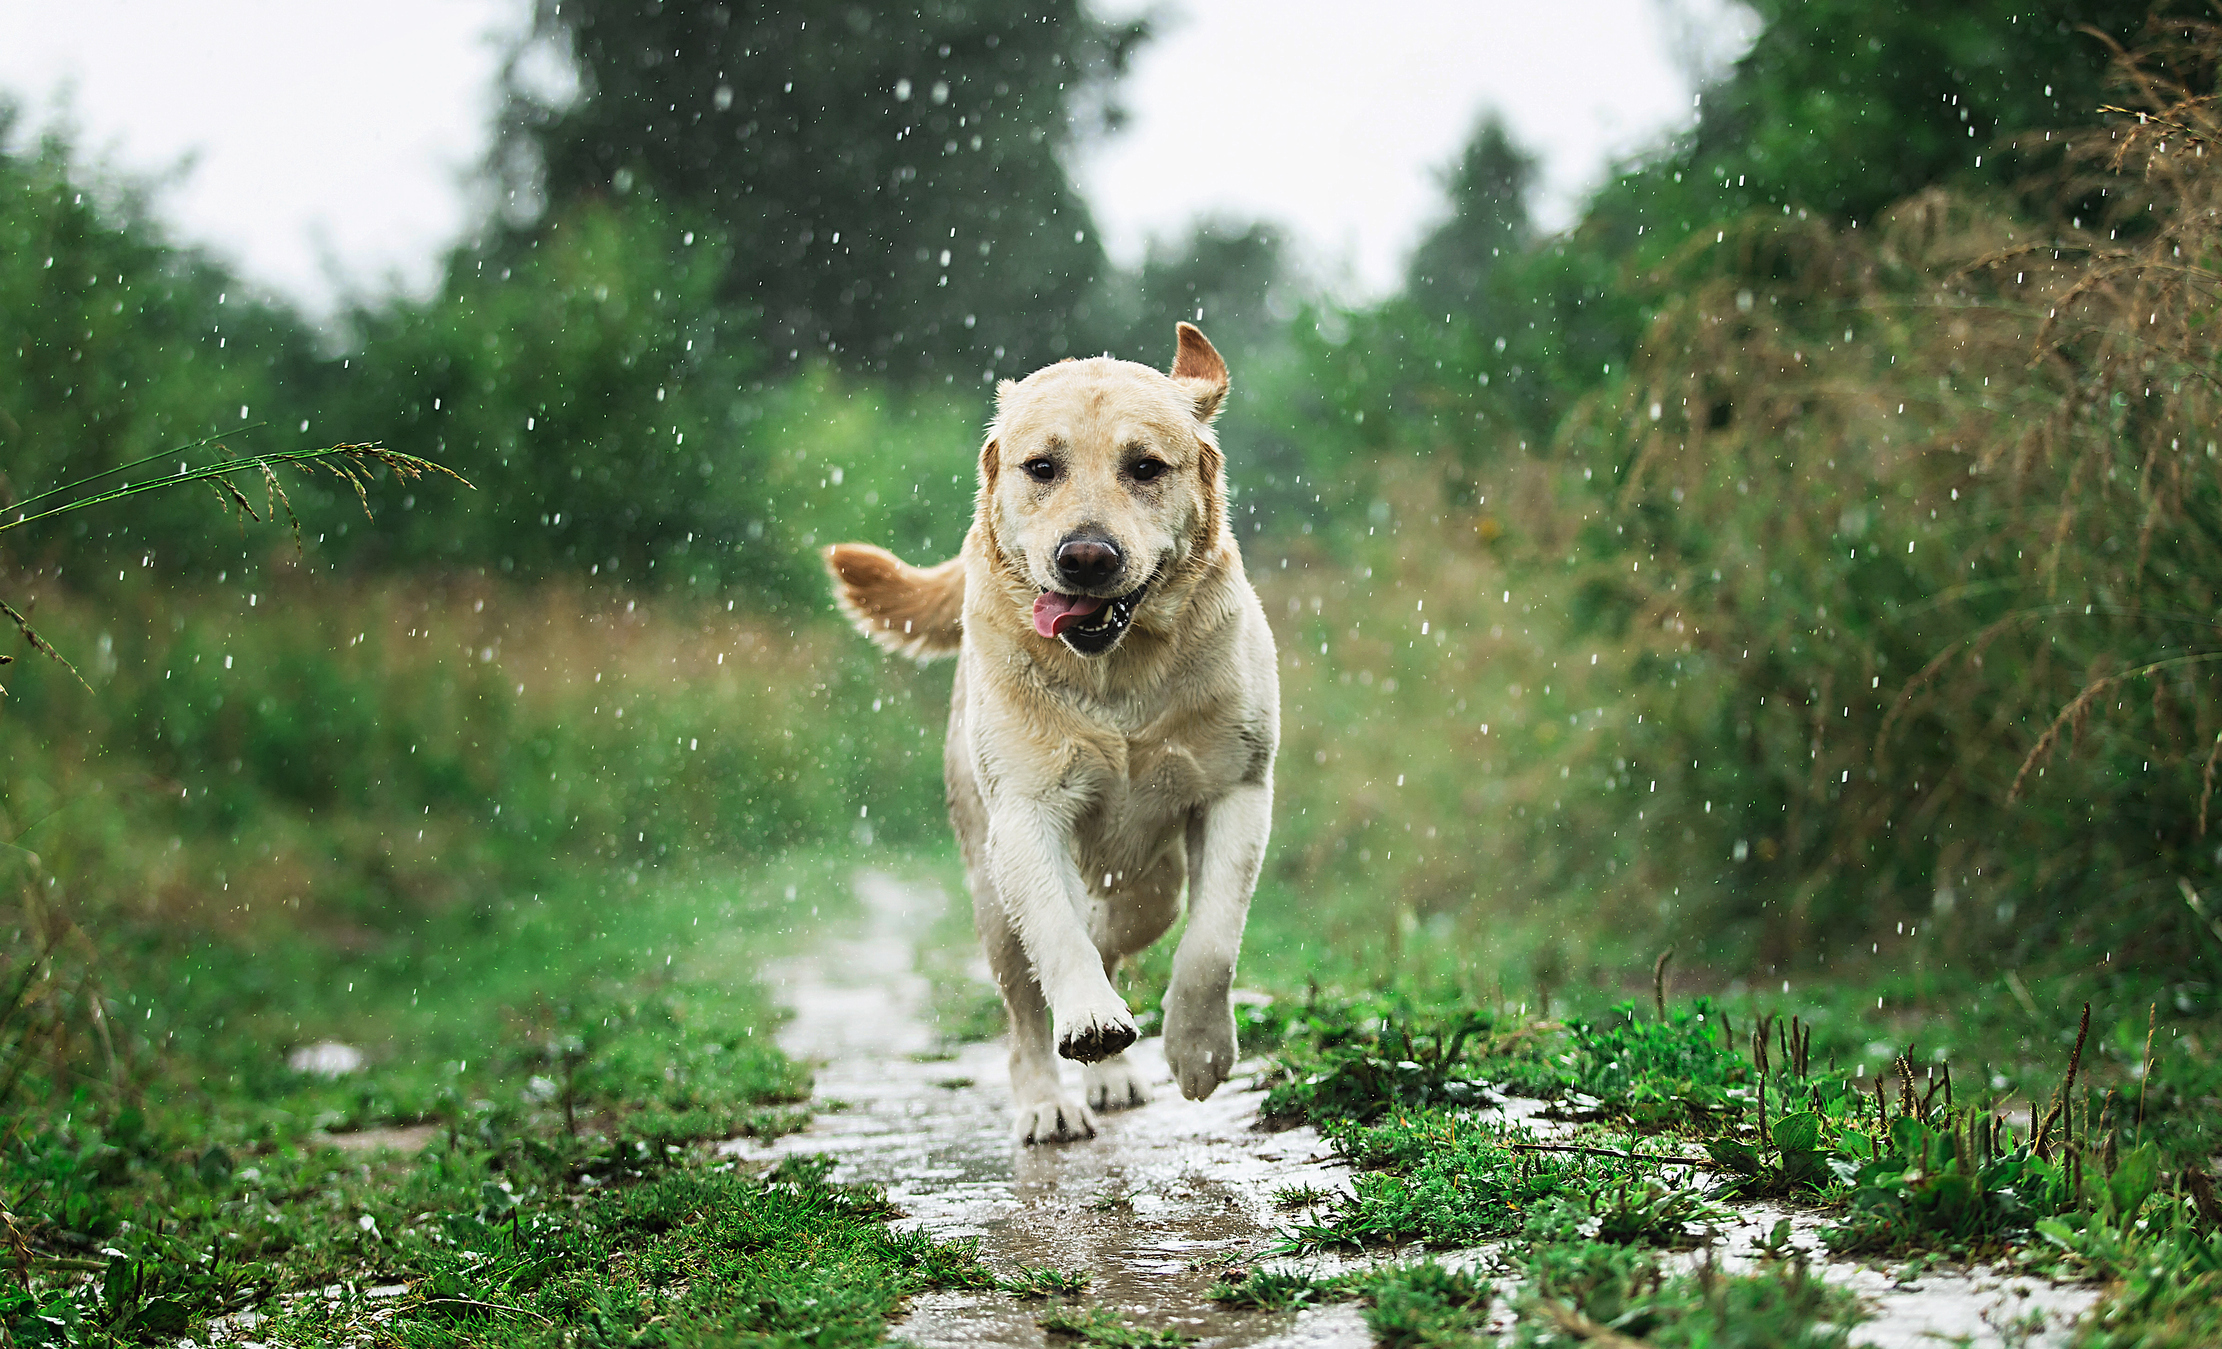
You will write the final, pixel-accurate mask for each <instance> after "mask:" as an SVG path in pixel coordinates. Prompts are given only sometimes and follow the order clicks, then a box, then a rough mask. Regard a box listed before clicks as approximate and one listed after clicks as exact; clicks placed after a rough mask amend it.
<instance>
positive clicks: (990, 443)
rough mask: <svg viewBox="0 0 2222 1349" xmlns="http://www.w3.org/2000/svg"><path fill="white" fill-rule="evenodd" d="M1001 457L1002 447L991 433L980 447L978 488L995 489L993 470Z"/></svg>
mask: <svg viewBox="0 0 2222 1349" xmlns="http://www.w3.org/2000/svg"><path fill="white" fill-rule="evenodd" d="M1009 382H1010V381H1009V380H1005V381H1004V383H1006V384H1008V383H1009ZM1002 457H1003V447H1002V446H1001V445H999V444H997V443H996V438H995V437H994V436H993V435H990V436H989V437H988V439H987V443H986V444H985V445H982V446H981V447H980V488H981V490H982V491H986V492H993V491H994V490H995V470H996V466H997V461H998V460H1000V459H1001V458H1002Z"/></svg>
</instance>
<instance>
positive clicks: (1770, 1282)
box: [1515, 1244, 1861, 1349]
mask: <svg viewBox="0 0 2222 1349" xmlns="http://www.w3.org/2000/svg"><path fill="white" fill-rule="evenodd" d="M1527 1276H1528V1282H1527V1285H1526V1287H1525V1288H1524V1289H1523V1291H1522V1293H1521V1296H1520V1298H1519V1299H1518V1300H1517V1302H1516V1304H1515V1305H1516V1307H1517V1309H1518V1310H1519V1312H1520V1325H1519V1331H1518V1335H1517V1338H1516V1340H1515V1342H1516V1343H1517V1344H1519V1345H1521V1346H1535V1347H1536V1349H1544V1347H1546V1346H1551V1347H1555V1346H1560V1345H1574V1344H1583V1343H1589V1344H1595V1343H1599V1342H1603V1343H1606V1344H1627V1343H1633V1342H1641V1343H1643V1344H1647V1345H1653V1346H1659V1347H1660V1349H1666V1346H1677V1347H1678V1349H1679V1347H1684V1346H1686V1347H1687V1349H1836V1346H1841V1345H1843V1344H1845V1343H1847V1342H1848V1339H1849V1336H1850V1333H1851V1328H1852V1327H1853V1326H1854V1325H1855V1324H1856V1323H1857V1322H1858V1321H1859V1320H1860V1319H1861V1313H1860V1311H1859V1302H1858V1299H1857V1298H1856V1297H1855V1296H1854V1295H1853V1294H1851V1293H1850V1292H1849V1291H1847V1290H1844V1289H1840V1288H1836V1287H1833V1286H1831V1285H1829V1284H1827V1283H1825V1282H1823V1281H1822V1280H1821V1279H1819V1278H1818V1277H1816V1276H1815V1275H1814V1274H1813V1273H1812V1272H1811V1271H1810V1270H1809V1269H1808V1268H1807V1267H1806V1266H1805V1264H1804V1262H1802V1261H1791V1262H1788V1263H1785V1264H1783V1265H1780V1266H1777V1267H1775V1268H1773V1269H1768V1270H1764V1271H1762V1272H1760V1273H1757V1274H1748V1275H1725V1274H1721V1273H1719V1272H1718V1271H1716V1270H1715V1269H1713V1267H1712V1266H1711V1265H1710V1264H1703V1265H1700V1266H1699V1267H1698V1269H1697V1270H1696V1272H1695V1273H1692V1274H1685V1275H1670V1274H1668V1273H1666V1272H1665V1270H1664V1269H1663V1268H1662V1267H1661V1266H1660V1264H1659V1261H1658V1258H1657V1257H1656V1256H1653V1255H1650V1254H1648V1253H1646V1252H1643V1251H1638V1250H1632V1249H1629V1248H1627V1247H1620V1246H1599V1245H1583V1244H1571V1245H1547V1246H1539V1247H1537V1248H1535V1249H1534V1250H1533V1251H1532V1252H1531V1253H1530V1255H1529V1257H1528V1261H1527Z"/></svg>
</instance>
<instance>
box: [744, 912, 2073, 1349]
mask: <svg viewBox="0 0 2222 1349" xmlns="http://www.w3.org/2000/svg"><path fill="white" fill-rule="evenodd" d="M856 886H857V892H858V896H859V898H860V899H861V900H862V901H863V904H862V907H863V911H864V918H863V920H862V922H861V923H860V924H859V925H858V927H857V930H855V931H849V932H840V933H829V934H828V935H827V936H826V937H825V938H824V939H822V941H821V942H820V943H819V945H818V946H817V947H816V949H814V950H813V951H812V952H811V953H810V954H808V955H805V956H802V957H800V958H796V959H792V960H785V961H781V962H778V963H776V964H774V965H773V966H771V967H770V968H769V969H767V970H766V971H765V977H766V980H767V982H768V983H769V984H770V985H771V986H772V990H773V993H774V996H775V997H776V998H777V999H778V1000H779V1001H781V1002H782V1003H783V1004H784V1005H786V1006H787V1007H789V1008H792V1009H793V1011H794V1013H795V1015H794V1019H793V1020H792V1021H791V1022H789V1023H788V1024H787V1026H786V1027H785V1028H783V1030H782V1031H781V1035H780V1043H781V1045H782V1047H783V1048H785V1049H786V1050H787V1051H788V1052H789V1053H791V1054H794V1055H796V1056H797V1057H799V1058H802V1059H805V1060H809V1061H811V1062H813V1063H816V1064H818V1065H820V1066H819V1068H818V1074H817V1094H818V1100H819V1101H820V1103H821V1113H819V1115H818V1116H817V1118H816V1119H815V1120H814V1121H813V1123H812V1124H811V1126H810V1128H809V1129H808V1130H806V1131H804V1132H802V1133H800V1134H795V1135H791V1136H789V1137H787V1138H783V1139H780V1140H778V1141H777V1142H776V1143H774V1144H771V1145H764V1144H755V1143H750V1142H748V1141H747V1140H735V1141H734V1142H733V1143H731V1144H728V1145H727V1148H728V1150H730V1151H733V1152H736V1153H740V1154H742V1155H747V1156H756V1157H766V1156H777V1155H780V1154H784V1153H797V1152H799V1153H822V1154H827V1155H830V1156H833V1157H835V1158H837V1159H838V1161H839V1168H838V1169H837V1170H836V1172H835V1178H836V1179H839V1180H845V1181H870V1182H876V1183H878V1184H881V1185H884V1186H886V1187H887V1190H888V1193H889V1195H890V1196H891V1197H892V1198H893V1199H894V1200H895V1201H896V1202H897V1203H898V1204H900V1205H901V1206H902V1208H903V1210H904V1212H905V1214H906V1216H905V1218H903V1219H902V1220H901V1222H900V1224H899V1225H904V1226H922V1227H924V1228H926V1229H927V1230H928V1231H930V1232H932V1233H933V1234H934V1235H936V1236H939V1237H944V1238H947V1237H963V1236H976V1237H979V1238H980V1242H981V1250H982V1254H983V1255H984V1256H985V1258H986V1259H987V1261H988V1263H989V1264H991V1265H992V1266H994V1267H995V1268H996V1269H997V1270H998V1271H999V1272H1001V1273H1004V1274H1010V1273H1013V1272H1015V1271H1016V1270H1017V1269H1018V1268H1019V1267H1020V1266H1026V1265H1047V1266H1053V1267H1056V1268H1058V1269H1083V1270H1086V1271H1088V1272H1089V1273H1091V1274H1092V1275H1093V1276H1094V1282H1093V1283H1092V1284H1091V1285H1090V1287H1089V1289H1088V1291H1087V1295H1086V1298H1085V1301H1087V1302H1088V1303H1090V1304H1094V1305H1101V1306H1107V1307H1111V1308H1115V1309H1117V1310H1119V1311H1121V1312H1124V1313H1127V1314H1129V1315H1131V1316H1132V1317H1134V1319H1135V1320H1137V1321H1139V1322H1141V1323H1142V1324H1145V1325H1149V1326H1153V1327H1163V1328H1169V1329H1175V1330H1180V1331H1183V1332H1185V1333H1187V1334H1190V1335H1195V1336H1198V1337H1200V1338H1201V1339H1202V1340H1203V1342H1204V1343H1205V1344H1206V1345H1207V1346H1211V1347H1212V1349H1218V1347H1220V1346H1226V1347H1227V1349H1233V1347H1234V1346H1275V1347H1276V1349H1281V1347H1287V1349H1294V1347H1295V1346H1306V1347H1307V1349H1314V1347H1316V1349H1365V1346H1369V1345H1370V1344H1371V1343H1372V1337H1371V1336H1370V1335H1369V1334H1368V1333H1367V1331H1366V1328H1365V1325H1364V1323H1363V1321H1362V1320H1361V1318H1360V1315H1359V1312H1358V1310H1357V1309H1356V1308H1355V1307H1350V1306H1338V1307H1329V1308H1324V1309H1316V1310H1307V1311H1302V1312H1296V1313H1285V1312H1284V1313H1266V1312H1233V1311H1228V1310H1226V1309H1224V1308H1221V1307H1219V1306H1217V1305H1216V1304H1214V1303H1212V1302H1210V1301H1209V1300H1207V1299H1206V1298H1205V1296H1204V1293H1205V1290H1206V1289H1208V1288H1209V1287H1210V1285H1211V1283H1212V1280H1213V1278H1214V1276H1215V1272H1216V1271H1215V1269H1214V1268H1213V1266H1214V1265H1215V1264H1216V1263H1217V1262H1220V1261H1224V1260H1226V1259H1228V1258H1230V1257H1232V1258H1239V1259H1242V1260H1244V1261H1254V1260H1255V1258H1256V1257H1257V1256H1258V1255H1259V1254H1260V1253H1261V1252H1263V1251H1264V1250H1266V1249H1267V1248H1269V1247H1271V1246H1272V1245H1274V1244H1275V1243H1276V1238H1275V1235H1274V1233H1275V1230H1276V1229H1277V1228H1279V1227H1281V1226H1282V1225H1283V1224H1284V1223H1285V1222H1286V1221H1287V1219H1288V1216H1289V1215H1287V1214H1286V1213H1283V1212H1281V1211H1279V1210H1277V1209H1276V1208H1275V1207H1274V1204H1273V1201H1272V1195H1273V1193H1274V1192H1275V1191H1276V1190H1279V1189H1282V1188H1284V1187H1287V1186H1293V1185H1309V1186H1312V1187H1315V1188H1318V1189H1332V1188H1337V1187H1347V1185H1348V1183H1349V1178H1350V1173H1349V1170H1348V1169H1347V1168H1345V1167H1343V1166H1340V1165H1338V1164H1336V1163H1335V1162H1334V1161H1333V1160H1332V1157H1331V1154H1330V1151H1329V1149H1328V1147H1327V1146H1326V1144H1325V1142H1324V1141H1323V1140H1322V1139H1321V1138H1320V1136H1319V1135H1318V1134H1317V1133H1316V1132H1315V1131H1313V1130H1311V1129H1308V1128H1305V1129H1293V1130H1289V1131H1287V1132H1283V1133H1261V1132H1258V1131H1256V1129H1255V1128H1254V1125H1255V1123H1256V1120H1257V1110H1258V1104H1259V1102H1260V1100H1262V1099H1263V1093H1261V1092H1257V1091H1249V1090H1241V1089H1239V1087H1240V1084H1241V1083H1242V1082H1243V1081H1244V1080H1245V1079H1244V1077H1243V1076H1242V1075H1240V1074H1238V1075H1237V1077H1236V1079H1235V1080H1234V1081H1233V1082H1231V1083H1229V1085H1227V1086H1225V1087H1222V1088H1221V1089H1220V1090H1219V1092H1218V1093H1217V1094H1215V1095H1214V1096H1213V1097H1212V1098H1211V1099H1210V1100H1209V1101H1205V1102H1202V1103H1196V1102H1190V1101H1184V1100H1182V1099H1180V1095H1179V1093H1178V1092H1177V1091H1176V1090H1175V1089H1174V1088H1173V1086H1172V1084H1171V1079H1170V1075H1169V1074H1168V1073H1167V1071H1166V1069H1165V1063H1164V1057H1163V1053H1162V1050H1161V1048H1160V1042H1158V1041H1156V1040H1145V1041H1143V1042H1142V1043H1141V1044H1140V1045H1138V1046H1136V1048H1135V1049H1134V1050H1133V1051H1131V1053H1132V1055H1133V1056H1134V1057H1136V1058H1137V1059H1138V1060H1139V1061H1140V1062H1141V1063H1142V1064H1144V1065H1145V1066H1146V1069H1147V1071H1148V1073H1149V1076H1150V1079H1151V1083H1152V1090H1153V1092H1154V1099H1153V1100H1152V1102H1151V1104H1149V1105H1146V1106H1143V1107H1140V1108H1138V1109H1134V1110H1128V1111H1122V1112H1120V1113H1117V1114H1113V1115H1109V1116H1106V1117H1104V1118H1103V1119H1102V1120H1101V1121H1100V1122H1099V1127H1100V1129H1101V1133H1100V1134H1099V1135H1098V1137H1097V1138H1096V1139H1095V1140H1093V1141H1092V1142H1088V1143H1080V1144H1070V1145H1066V1146H1061V1147H1034V1148H1028V1147H1021V1146H1019V1145H1018V1144H1016V1143H1015V1142H1014V1141H1013V1140H1012V1136H1011V1132H1010V1120H1009V1092H1008V1089H1007V1087H1006V1084H1005V1078H1004V1071H1005V1070H1004V1053H1003V1050H1002V1047H1001V1046H1000V1045H999V1044H989V1045H970V1046H966V1047H965V1048H964V1049H963V1050H962V1051H961V1052H960V1053H959V1054H958V1055H957V1057H956V1058H954V1059H938V1060H937V1059H933V1058H932V1057H931V1051H932V1050H933V1049H934V1048H935V1046H936V1037H935V1035H934V1032H933V1029H932V1027H931V1026H930V1025H929V1024H928V1023H927V1020H926V1016H925V1013H924V1008H925V1006H926V994H927V987H926V981H925V979H924V978H923V977H921V976H920V975H919V973H918V972H917V964H918V962H917V944H918V942H919V939H920V937H921V936H922V934H924V933H925V932H926V931H927V930H928V929H929V928H931V926H932V925H933V922H934V920H935V919H936V918H938V917H939V916H940V915H941V914H942V912H943V910H944V907H945V906H946V905H947V903H948V899H947V897H946V896H944V895H943V894H942V893H940V892H939V891H938V890H934V889H924V888H917V887H912V886H907V885H905V884H903V883H901V882H898V881H896V880H894V879H892V878H890V877H887V876H885V875H881V874H878V873H873V872H866V873H863V874H861V875H859V876H858V878H857V880H856ZM834 1102H839V1103H841V1107H840V1108H838V1109H834V1108H829V1107H830V1106H831V1104H832V1103H834ZM1535 1108H1536V1103H1534V1102H1526V1101H1515V1102H1511V1103H1510V1104H1509V1105H1508V1107H1507V1109H1508V1113H1510V1114H1513V1115H1530V1114H1532V1113H1533V1112H1534V1110H1535ZM1533 1124H1534V1125H1536V1126H1537V1127H1538V1130H1539V1132H1544V1133H1548V1132H1549V1131H1550V1125H1549V1124H1548V1122H1546V1121H1542V1120H1535V1121H1533ZM1739 1214H1740V1215H1741V1216H1742V1217H1743V1218H1745V1220H1746V1222H1745V1223H1744V1225H1741V1226H1739V1227H1737V1228H1735V1229H1733V1230H1731V1231H1729V1232H1727V1233H1725V1234H1724V1235H1725V1237H1726V1241H1725V1243H1724V1246H1723V1247H1716V1258H1718V1259H1719V1260H1720V1262H1721V1264H1722V1266H1723V1267H1724V1268H1725V1269H1729V1270H1739V1269H1742V1268H1745V1267H1748V1266H1749V1265H1750V1264H1752V1263H1753V1261H1752V1260H1751V1259H1750V1257H1748V1256H1743V1255H1738V1254H1736V1252H1739V1251H1749V1250H1750V1249H1751V1248H1752V1243H1753V1238H1754V1237H1756V1236H1757V1235H1758V1234H1760V1233H1763V1232H1765V1231H1767V1230H1768V1229H1769V1228H1771V1227H1772V1225H1773V1224H1774V1222H1775V1220H1776V1219H1777V1218H1781V1217H1788V1218H1790V1219H1791V1222H1792V1226H1793V1236H1792V1240H1793V1241H1794V1242H1795V1243H1796V1244H1798V1245H1800V1246H1802V1247H1805V1248H1807V1249H1808V1250H1810V1251H1813V1252H1815V1253H1816V1255H1818V1253H1819V1252H1820V1250H1821V1246H1820V1240H1819V1232H1820V1229H1821V1226H1822V1222H1821V1220H1820V1218H1819V1217H1818V1216H1816V1215H1811V1214H1804V1213H1796V1212H1791V1211H1788V1210H1781V1209H1776V1208H1772V1207H1770V1206H1765V1205H1752V1206H1744V1207H1742V1208H1740V1209H1739ZM1486 1255H1487V1252H1485V1251H1473V1252H1464V1253H1459V1254H1453V1255H1448V1256H1445V1257H1443V1258H1444V1259H1445V1260H1446V1262H1451V1263H1463V1262H1467V1261H1478V1260H1482V1259H1485V1258H1486ZM1822 1268H1823V1270H1824V1272H1825V1274H1826V1276H1827V1277H1828V1278H1830V1279H1831V1280H1832V1281H1835V1282H1839V1283H1843V1284H1846V1285H1848V1286H1851V1287H1853V1288H1855V1289H1856V1290H1857V1291H1858V1292H1860V1293H1861V1294H1862V1295H1863V1296H1865V1297H1866V1298H1867V1300H1868V1301H1869V1303H1870V1305H1871V1307H1872V1309H1873V1311H1874V1313H1875V1319H1873V1320H1871V1321H1868V1322H1867V1323H1865V1324H1863V1325H1861V1326H1860V1327H1859V1328H1858V1329H1857V1330H1856V1331H1854V1333H1853V1337H1852V1338H1853V1343H1855V1344H1860V1345H1874V1346H1882V1347H1884V1349H1916V1347H1917V1346H1919V1347H1921V1349H1926V1347H1927V1346H1932V1345H1935V1344H1938V1343H1953V1342H1964V1343H1970V1344H1974V1345H1979V1346H1987V1345H2005V1344H2027V1345H2030V1346H2046V1345H2063V1346H2064V1345H2066V1344H2067V1343H2068V1340H2069V1338H2070V1336H2069V1328H2070V1326H2071V1324H2072V1322H2073V1321H2074V1319H2075V1318H2076V1317H2077V1316H2079V1315H2081V1314H2082V1312H2083V1311H2085V1310H2086V1309H2088V1307H2089V1306H2090V1304H2091V1302H2092V1300H2093V1296H2094V1295H2093V1293H2092V1292H2091V1290H2089V1289H2084V1288H2076V1287H2062V1286H2057V1285H2053V1284H2050V1283H2047V1282H2046V1281H2044V1280H2041V1279H2030V1278H2023V1277H2009V1276H2005V1275H2002V1274H1999V1273H1997V1272H1994V1271H1990V1270H1987V1269H1982V1268H1978V1269H1974V1270H1943V1271H1932V1272H1927V1273H1923V1274H1922V1275H1920V1277H1918V1278H1915V1279H1912V1280H1909V1281H1906V1282H1903V1283H1901V1282H1899V1281H1897V1279H1895V1278H1894V1277H1893V1272H1890V1271H1886V1270H1885V1269H1884V1268H1883V1267H1882V1266H1880V1265H1877V1266H1875V1267H1872V1268H1870V1267H1868V1266H1865V1265H1861V1264H1858V1263H1854V1262H1848V1261H1831V1262H1827V1263H1825V1264H1823V1266H1822ZM1901 1268H1902V1267H1901ZM1043 1309H1044V1304H1042V1303H1040V1302H1022V1301H1017V1300H1015V1299H1012V1298H1010V1297H1008V1296H1005V1295H1003V1294H972V1293H935V1294H929V1295H927V1296H924V1297H920V1298H917V1299H915V1300H914V1301H913V1302H912V1304H911V1309H910V1312H909V1314H908V1316H907V1317H906V1318H905V1319H904V1320H902V1321H900V1322H898V1323H896V1324H895V1325H894V1326H892V1327H891V1328H890V1333H891V1336H892V1338H894V1339H896V1340H898V1341H902V1342H905V1343H910V1344H916V1345H921V1346H927V1347H928V1349H931V1347H932V1346H970V1345H998V1346H1005V1345H1008V1346H1034V1345H1047V1344H1049V1343H1051V1342H1052V1341H1051V1339H1050V1337H1049V1336H1048V1334H1047V1333H1046V1332H1044V1331H1043V1330H1042V1329H1041V1328H1040V1327H1039V1326H1038V1325H1037V1324H1036V1323H1035V1322H1036V1317H1038V1316H1039V1315H1040V1314H1041V1312H1042V1310H1043ZM2032 1314H2034V1317H2033V1315H2032ZM1504 1324H1509V1323H1508V1322H1506V1323H1504ZM2039 1325H2041V1327H2042V1328H2041V1329H2039V1328H2038V1327H2039ZM1962 1337H1965V1338H1964V1340H1963V1338H1962ZM1058 1343H1060V1344H1070V1343H1072V1341H1069V1340H1065V1341H1058Z"/></svg>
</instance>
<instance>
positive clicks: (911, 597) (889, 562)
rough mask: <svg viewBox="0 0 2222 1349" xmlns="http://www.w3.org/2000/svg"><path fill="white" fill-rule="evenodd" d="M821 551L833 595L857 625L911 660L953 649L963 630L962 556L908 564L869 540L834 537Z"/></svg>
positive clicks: (942, 653) (933, 657) (961, 636)
mask: <svg viewBox="0 0 2222 1349" xmlns="http://www.w3.org/2000/svg"><path fill="white" fill-rule="evenodd" d="M825 556H826V569H827V570H828V571H830V572H832V573H833V597H834V600H835V602H836V603H838V604H839V605H840V606H841V612H842V613H844V614H847V615H848V616H849V621H850V622H851V623H854V624H856V627H857V631H859V632H861V633H863V634H864V635H865V636H867V637H869V638H871V639H872V640H873V641H875V642H878V643H879V644H880V645H881V646H884V647H886V648H887V649H888V650H890V651H894V652H898V653H900V654H902V655H905V656H909V657H910V658H911V659H913V660H919V661H928V660H934V659H937V658H939V657H942V656H953V655H955V654H957V646H958V643H959V642H960V641H961V640H962V639H963V636H964V559H963V558H962V557H953V558H950V559H949V560H948V561H947V562H944V563H942V564H941V565H939V566H935V567H913V566H911V565H910V564H909V563H907V562H905V561H903V560H902V559H901V558H899V557H897V556H895V555H894V554H893V553H890V552H888V551H887V550H886V549H885V548H874V547H873V546H872V545H871V544H868V543H837V544H835V545H833V546H832V547H831V548H828V549H826V554H825Z"/></svg>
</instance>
